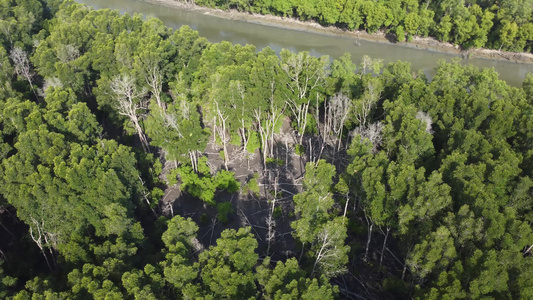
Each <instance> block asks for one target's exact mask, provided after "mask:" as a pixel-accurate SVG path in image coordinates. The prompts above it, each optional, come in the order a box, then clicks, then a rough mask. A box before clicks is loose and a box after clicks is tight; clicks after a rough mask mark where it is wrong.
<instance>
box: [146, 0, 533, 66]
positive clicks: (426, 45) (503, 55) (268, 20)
mask: <svg viewBox="0 0 533 300" xmlns="http://www.w3.org/2000/svg"><path fill="white" fill-rule="evenodd" d="M141 1H144V2H147V3H152V4H157V5H161V6H166V7H171V8H178V9H182V10H189V11H196V12H200V13H203V14H206V15H213V16H217V17H220V18H225V19H230V20H237V21H244V22H249V23H253V24H259V25H264V26H270V27H277V28H284V29H292V30H299V31H307V32H315V33H320V34H326V35H333V36H344V37H350V38H353V39H354V43H355V44H357V42H358V40H364V41H371V42H378V43H386V44H394V45H397V46H400V47H406V48H415V49H421V50H426V51H432V52H438V53H445V54H452V55H458V56H461V57H463V58H481V59H489V60H498V61H505V62H514V63H526V64H533V54H531V53H522V52H508V51H499V50H492V49H483V48H481V49H469V50H462V49H461V48H460V47H459V46H456V45H453V44H450V43H442V42H439V41H438V40H436V39H434V38H430V37H427V38H423V37H414V38H413V40H412V41H411V42H395V41H394V37H392V38H391V37H388V36H387V35H386V34H385V33H384V32H377V33H367V32H366V31H362V30H356V31H348V30H343V29H340V28H337V27H334V26H327V27H325V26H322V25H320V24H318V23H316V22H314V21H300V20H297V19H294V18H286V17H278V16H273V15H261V14H251V13H247V12H239V11H236V10H230V11H224V10H221V9H214V8H208V7H203V6H198V5H195V4H189V3H183V2H179V1H173V0H141Z"/></svg>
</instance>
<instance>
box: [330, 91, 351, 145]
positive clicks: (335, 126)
mask: <svg viewBox="0 0 533 300" xmlns="http://www.w3.org/2000/svg"><path fill="white" fill-rule="evenodd" d="M352 106H353V105H352V101H351V99H350V98H349V97H348V96H346V95H344V94H343V93H342V92H341V93H338V94H336V95H334V96H333V97H331V98H330V99H329V101H326V102H325V104H324V108H325V116H324V127H325V131H326V133H327V134H328V137H325V138H326V140H327V141H329V143H330V144H331V145H332V146H333V147H336V148H337V150H339V149H340V147H341V145H342V134H343V130H344V124H345V123H346V119H347V118H348V115H349V114H350V112H351V110H352ZM331 133H333V134H331Z"/></svg>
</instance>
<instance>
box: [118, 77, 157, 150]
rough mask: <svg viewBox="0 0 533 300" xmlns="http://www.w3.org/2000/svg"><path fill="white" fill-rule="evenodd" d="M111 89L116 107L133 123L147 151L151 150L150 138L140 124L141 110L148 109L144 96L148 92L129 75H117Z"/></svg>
mask: <svg viewBox="0 0 533 300" xmlns="http://www.w3.org/2000/svg"><path fill="white" fill-rule="evenodd" d="M111 91H113V93H114V94H115V98H116V100H117V103H116V108H117V111H118V113H119V114H120V115H123V116H126V117H127V118H128V119H129V120H130V122H131V123H132V124H133V127H134V129H135V132H136V133H137V136H138V137H139V140H140V141H141V145H142V147H143V150H144V151H145V152H149V151H150V146H149V144H148V139H147V138H146V135H145V134H144V130H143V129H142V127H141V125H140V120H141V115H140V113H139V111H140V110H143V109H146V101H144V100H143V99H142V98H143V96H144V95H145V94H146V91H145V90H144V89H141V90H138V89H137V86H136V85H135V80H134V79H133V78H132V77H131V76H129V75H122V76H116V77H115V78H113V80H112V81H111Z"/></svg>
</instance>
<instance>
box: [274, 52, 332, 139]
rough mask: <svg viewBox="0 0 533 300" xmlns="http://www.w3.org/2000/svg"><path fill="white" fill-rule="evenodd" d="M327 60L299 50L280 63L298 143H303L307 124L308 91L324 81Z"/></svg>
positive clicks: (326, 73)
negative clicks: (289, 94) (288, 92)
mask: <svg viewBox="0 0 533 300" xmlns="http://www.w3.org/2000/svg"><path fill="white" fill-rule="evenodd" d="M326 66H327V61H326V60H325V57H324V58H320V59H318V60H317V59H316V58H314V57H312V56H310V55H309V53H304V52H300V53H298V54H293V55H290V56H289V58H288V59H287V61H285V63H284V64H282V66H281V69H282V70H283V71H284V72H285V74H286V75H287V78H288V81H287V82H286V85H287V88H288V89H289V90H290V91H291V92H292V95H295V96H296V97H295V98H293V97H291V96H288V97H287V104H288V106H289V108H290V109H291V111H292V114H293V117H294V118H295V120H296V126H297V131H296V132H297V134H298V137H299V143H300V144H302V143H303V135H304V133H305V128H306V126H307V118H308V113H309V105H310V103H311V97H310V95H309V93H310V92H311V91H312V90H314V89H315V88H317V87H318V86H321V85H323V84H324V83H325V78H326V77H327V75H328V72H327V69H326Z"/></svg>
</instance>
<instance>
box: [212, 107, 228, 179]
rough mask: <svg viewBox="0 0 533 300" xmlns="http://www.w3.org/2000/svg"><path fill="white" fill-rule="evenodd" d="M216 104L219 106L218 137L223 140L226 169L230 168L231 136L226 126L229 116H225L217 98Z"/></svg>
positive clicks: (217, 118)
mask: <svg viewBox="0 0 533 300" xmlns="http://www.w3.org/2000/svg"><path fill="white" fill-rule="evenodd" d="M215 105H216V107H217V117H216V121H217V124H218V125H217V126H216V127H215V128H216V132H217V133H218V137H220V140H221V142H222V151H224V169H226V170H227V169H228V162H229V157H228V142H229V136H228V131H227V128H226V121H227V120H228V116H225V115H224V113H223V112H222V111H221V110H220V108H219V106H218V101H216V100H215Z"/></svg>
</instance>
